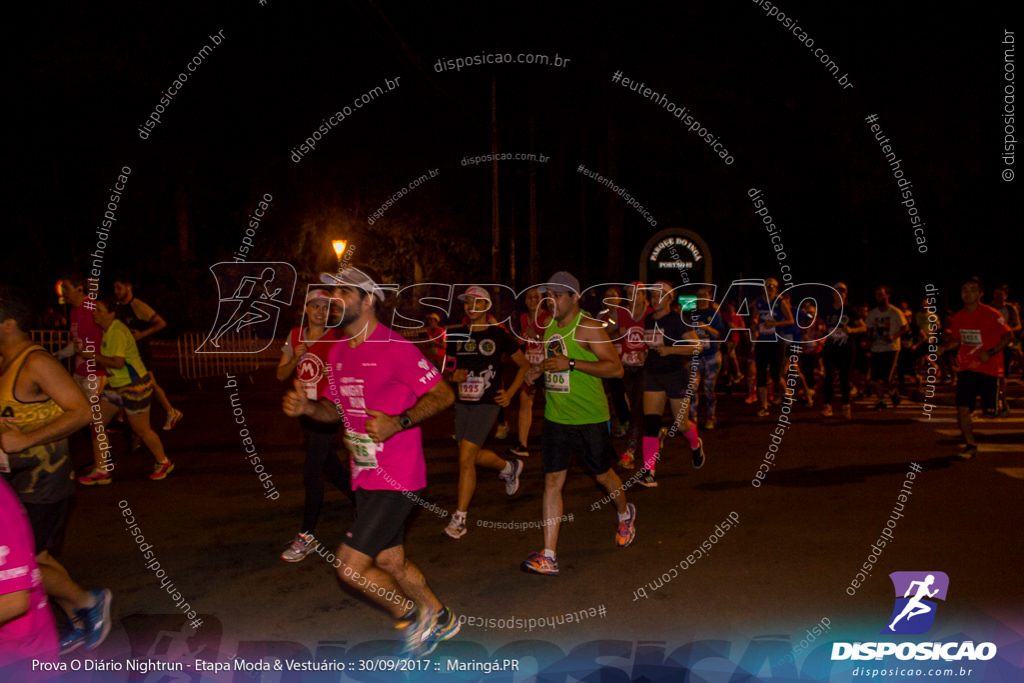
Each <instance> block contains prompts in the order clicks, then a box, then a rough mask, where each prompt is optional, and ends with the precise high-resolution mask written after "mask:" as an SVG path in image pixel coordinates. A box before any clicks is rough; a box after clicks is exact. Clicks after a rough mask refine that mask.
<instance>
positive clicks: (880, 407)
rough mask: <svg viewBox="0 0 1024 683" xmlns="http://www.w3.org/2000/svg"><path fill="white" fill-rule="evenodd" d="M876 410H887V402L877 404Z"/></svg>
mask: <svg viewBox="0 0 1024 683" xmlns="http://www.w3.org/2000/svg"><path fill="white" fill-rule="evenodd" d="M875 410H885V401H879V402H878V403H876V404H875Z"/></svg>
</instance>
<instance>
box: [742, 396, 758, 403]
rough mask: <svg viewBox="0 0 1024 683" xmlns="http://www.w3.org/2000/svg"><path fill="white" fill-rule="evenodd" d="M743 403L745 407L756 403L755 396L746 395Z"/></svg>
mask: <svg viewBox="0 0 1024 683" xmlns="http://www.w3.org/2000/svg"><path fill="white" fill-rule="evenodd" d="M743 402H744V403H746V404H747V405H750V404H751V403H757V394H747V397H746V398H745V399H743Z"/></svg>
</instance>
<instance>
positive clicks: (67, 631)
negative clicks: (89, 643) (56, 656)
mask: <svg viewBox="0 0 1024 683" xmlns="http://www.w3.org/2000/svg"><path fill="white" fill-rule="evenodd" d="M82 645H85V629H84V628H82V627H81V626H79V625H78V624H75V623H74V622H68V625H67V626H66V627H63V628H62V629H61V634H60V654H61V655H66V654H67V653H69V652H73V651H74V650H77V649H78V648H79V647H81V646H82Z"/></svg>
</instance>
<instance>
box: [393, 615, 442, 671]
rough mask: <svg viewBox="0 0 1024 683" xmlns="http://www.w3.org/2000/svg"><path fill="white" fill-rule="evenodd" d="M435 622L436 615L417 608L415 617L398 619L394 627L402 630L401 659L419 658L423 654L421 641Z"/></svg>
mask: <svg viewBox="0 0 1024 683" xmlns="http://www.w3.org/2000/svg"><path fill="white" fill-rule="evenodd" d="M436 623H437V615H436V614H432V613H430V612H428V611H426V610H425V609H421V608H417V610H416V618H415V619H413V620H411V621H408V620H404V619H403V620H399V621H398V622H396V623H395V629H396V630H398V631H401V632H402V641H403V643H402V652H401V654H399V657H401V658H402V659H419V658H420V657H421V656H422V655H423V654H425V653H424V652H423V647H424V646H423V642H424V640H425V639H426V637H427V634H428V633H430V631H431V629H433V628H434V626H435V624H436Z"/></svg>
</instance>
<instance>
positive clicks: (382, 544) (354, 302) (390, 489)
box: [284, 266, 459, 658]
mask: <svg viewBox="0 0 1024 683" xmlns="http://www.w3.org/2000/svg"><path fill="white" fill-rule="evenodd" d="M321 280H322V281H323V282H325V283H329V284H335V285H336V287H335V290H334V299H333V300H336V301H337V300H340V301H341V302H342V303H343V304H344V312H343V315H342V318H341V323H340V327H341V329H342V332H341V333H340V334H339V335H338V337H339V341H338V342H337V343H336V344H335V345H334V348H333V349H332V350H331V352H330V356H329V363H328V365H327V371H328V374H327V379H328V386H327V389H326V390H325V391H324V396H323V398H321V399H320V400H319V401H313V400H310V399H308V398H306V397H305V395H304V394H303V393H302V392H301V391H300V389H301V387H299V386H298V385H296V390H295V391H292V392H289V393H288V394H287V395H286V396H285V399H284V412H285V414H286V415H288V416H290V417H299V416H301V415H306V416H308V417H311V418H313V419H315V420H318V421H320V422H340V421H344V423H345V445H346V447H347V448H348V450H349V454H350V463H351V470H352V488H353V490H354V491H355V499H356V515H357V516H356V521H355V523H354V525H353V526H352V529H351V530H350V531H349V532H348V534H347V535H346V539H345V542H344V543H342V545H341V548H339V549H338V557H337V559H336V560H334V562H333V564H334V567H335V568H336V569H337V570H338V577H339V578H340V579H341V581H342V582H344V583H346V584H348V585H349V586H351V587H352V588H353V589H355V590H358V591H361V592H362V593H363V594H365V595H366V596H367V597H368V598H370V599H371V600H373V601H374V602H376V603H377V604H379V605H380V606H381V607H384V608H385V609H387V610H388V611H389V612H391V614H392V615H393V616H394V618H395V628H396V629H400V630H402V631H403V637H404V639H405V648H404V650H403V654H404V655H405V656H408V657H411V658H419V657H423V656H425V655H427V654H429V653H430V652H432V651H433V650H434V648H435V647H437V644H438V643H439V642H441V641H442V640H447V639H449V638H451V637H453V636H454V635H455V634H456V633H458V631H459V622H458V620H457V619H456V618H455V615H454V614H453V613H452V612H451V610H449V609H448V608H447V607H445V606H444V605H443V604H442V603H441V601H440V600H438V599H437V596H436V595H434V593H433V591H431V590H430V587H429V586H428V585H427V581H426V579H425V578H424V577H423V574H422V572H420V570H419V568H418V567H417V566H416V565H414V564H413V563H412V562H411V561H409V560H408V559H407V558H406V556H405V548H404V534H405V523H406V519H407V518H408V516H409V513H410V512H412V510H413V508H414V507H415V505H416V504H417V503H421V502H422V501H423V499H422V497H421V494H422V492H423V489H424V488H425V487H426V485H427V466H426V461H425V460H424V458H423V440H422V438H421V435H420V430H419V428H418V427H416V425H418V424H420V423H421V422H423V421H425V420H427V419H429V418H431V417H433V416H434V415H436V414H438V413H440V412H441V411H442V410H444V409H446V408H448V407H449V406H451V405H452V403H453V402H454V400H455V395H454V393H453V392H452V389H451V387H449V386H448V384H447V383H446V382H444V381H443V380H442V379H441V374H440V373H439V372H438V371H437V368H435V367H434V366H433V365H432V364H431V363H430V361H428V360H427V359H426V358H425V357H424V356H423V354H422V353H421V352H420V349H419V348H418V347H417V346H416V345H415V344H412V343H410V342H408V341H406V340H404V339H402V337H401V336H400V335H398V334H397V333H394V332H392V330H391V329H389V328H388V327H386V326H384V325H383V324H381V323H380V322H379V320H378V319H377V311H378V310H379V308H380V305H381V302H382V301H383V299H384V296H385V294H386V292H385V291H384V289H383V288H381V287H380V285H379V284H378V283H379V282H380V281H381V280H380V277H379V276H378V275H377V274H376V273H375V272H374V271H372V270H371V269H369V268H366V267H362V266H361V267H359V268H356V267H352V266H350V267H348V268H346V269H345V270H343V271H342V272H341V273H340V274H339V275H337V276H334V275H330V274H327V273H325V274H324V275H322V276H321ZM332 559H333V557H332ZM413 603H415V604H413ZM410 605H412V607H411V608H410Z"/></svg>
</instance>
